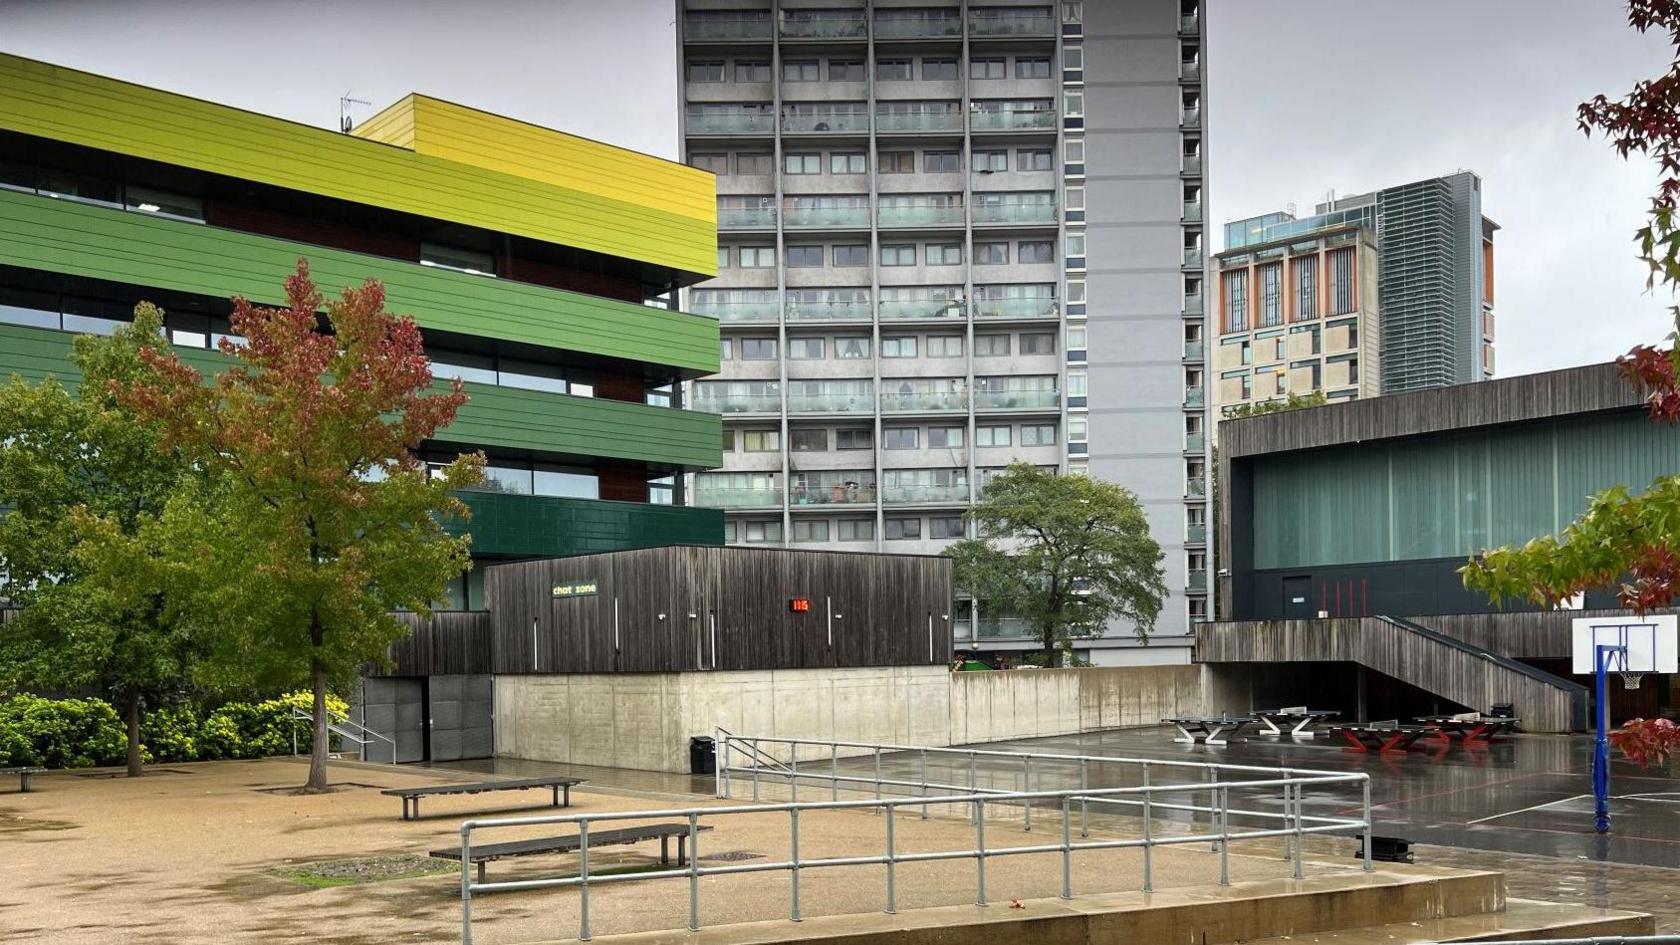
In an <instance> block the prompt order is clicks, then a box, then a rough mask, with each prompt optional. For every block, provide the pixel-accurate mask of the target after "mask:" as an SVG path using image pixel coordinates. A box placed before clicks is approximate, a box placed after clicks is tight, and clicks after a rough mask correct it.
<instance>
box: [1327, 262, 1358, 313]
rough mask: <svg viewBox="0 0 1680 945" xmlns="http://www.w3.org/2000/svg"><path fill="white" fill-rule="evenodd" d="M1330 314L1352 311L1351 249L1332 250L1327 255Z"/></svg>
mask: <svg viewBox="0 0 1680 945" xmlns="http://www.w3.org/2000/svg"><path fill="white" fill-rule="evenodd" d="M1329 269H1330V312H1329V314H1331V315H1340V314H1342V313H1344V312H1351V311H1353V299H1354V291H1353V247H1351V246H1345V247H1343V248H1341V249H1333V250H1331V251H1330V253H1329Z"/></svg>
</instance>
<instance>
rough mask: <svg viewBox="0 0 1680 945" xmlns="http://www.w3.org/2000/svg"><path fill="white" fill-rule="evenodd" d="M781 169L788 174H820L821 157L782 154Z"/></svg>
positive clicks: (818, 155)
mask: <svg viewBox="0 0 1680 945" xmlns="http://www.w3.org/2000/svg"><path fill="white" fill-rule="evenodd" d="M782 168H783V170H785V171H787V172H788V173H789V174H821V173H822V155H820V154H784V155H782Z"/></svg>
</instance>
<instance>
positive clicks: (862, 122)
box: [782, 109, 869, 134]
mask: <svg viewBox="0 0 1680 945" xmlns="http://www.w3.org/2000/svg"><path fill="white" fill-rule="evenodd" d="M836 132H838V133H856V134H868V133H869V114H868V113H867V112H861V111H849V110H842V109H822V110H819V111H814V112H813V111H789V110H787V109H783V110H782V133H783V134H825V133H836Z"/></svg>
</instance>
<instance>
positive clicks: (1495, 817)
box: [1465, 794, 1592, 825]
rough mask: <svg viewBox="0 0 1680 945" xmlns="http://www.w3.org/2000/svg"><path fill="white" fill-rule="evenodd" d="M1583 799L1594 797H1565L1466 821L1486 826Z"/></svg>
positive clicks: (1468, 823) (1586, 795) (1579, 795)
mask: <svg viewBox="0 0 1680 945" xmlns="http://www.w3.org/2000/svg"><path fill="white" fill-rule="evenodd" d="M1583 797H1592V795H1591V794H1577V795H1575V796H1574V797H1563V798H1559V799H1557V800H1555V801H1547V802H1546V803H1544V804H1535V805H1534V806H1533V807H1524V808H1522V809H1521V810H1508V811H1506V812H1505V813H1503V814H1494V815H1493V816H1491V817H1478V818H1477V819H1475V820H1470V821H1466V822H1465V823H1466V824H1467V825H1475V824H1485V823H1487V822H1488V821H1490V820H1498V819H1499V818H1501V817H1510V816H1513V815H1515V814H1526V813H1528V812H1529V811H1534V810H1543V809H1545V808H1547V807H1552V806H1554V805H1557V804H1567V803H1569V802H1570V801H1576V800H1580V799H1581V798H1583Z"/></svg>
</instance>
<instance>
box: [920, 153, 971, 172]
mask: <svg viewBox="0 0 1680 945" xmlns="http://www.w3.org/2000/svg"><path fill="white" fill-rule="evenodd" d="M922 170H924V171H926V172H927V173H929V174H955V173H957V172H958V171H961V170H962V157H961V155H959V154H958V153H957V152H955V151H928V152H925V153H923V155H922Z"/></svg>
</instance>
